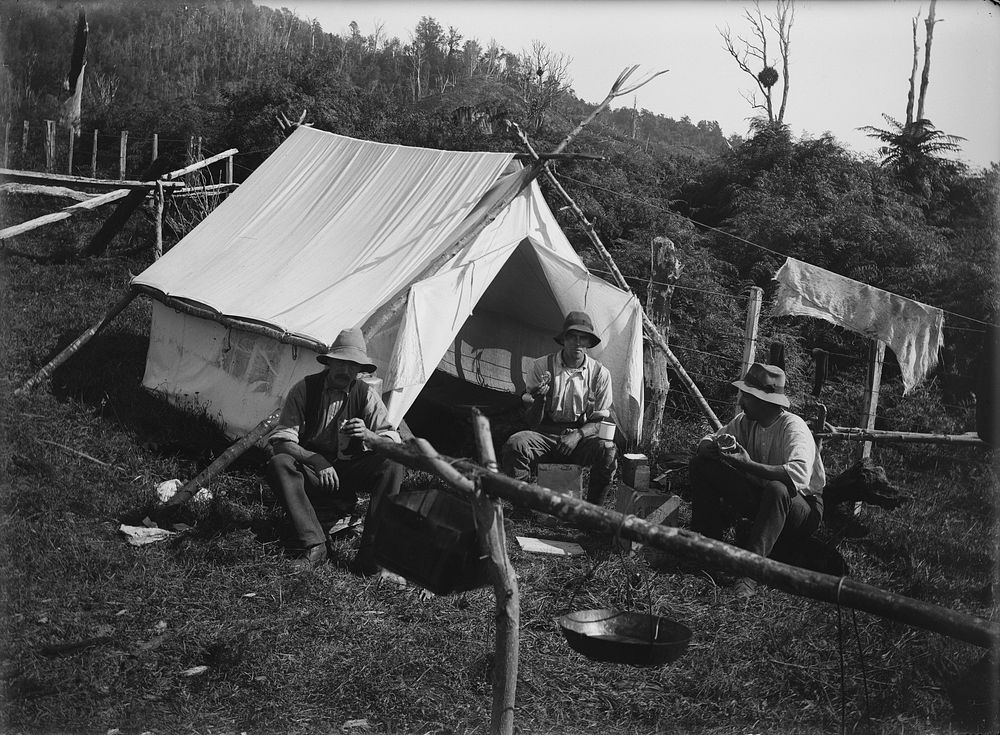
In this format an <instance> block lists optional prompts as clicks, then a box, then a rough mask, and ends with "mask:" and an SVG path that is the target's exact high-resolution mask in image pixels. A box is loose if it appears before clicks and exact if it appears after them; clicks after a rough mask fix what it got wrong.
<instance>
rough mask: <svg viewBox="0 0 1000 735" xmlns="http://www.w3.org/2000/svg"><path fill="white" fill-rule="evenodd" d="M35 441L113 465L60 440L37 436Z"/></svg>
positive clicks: (98, 462)
mask: <svg viewBox="0 0 1000 735" xmlns="http://www.w3.org/2000/svg"><path fill="white" fill-rule="evenodd" d="M35 441H36V442H42V443H43V444H51V445H52V446H54V447H59V448H60V449H64V450H66V451H67V452H70V453H72V454H75V455H77V456H78V457H83V458H84V459H89V460H90V461H91V462H96V463H97V464H99V465H101V466H102V467H111V465H110V464H109V463H108V462H104V461H103V460H100V459H98V458H97V457H91V456H90V455H89V454H87V453H86V452H81V451H80V450H79V449H73V447H67V446H66V445H65V444H60V443H59V442H54V441H51V440H49V439H39V438H38V437H35Z"/></svg>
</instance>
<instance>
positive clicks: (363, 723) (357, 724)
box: [340, 719, 371, 731]
mask: <svg viewBox="0 0 1000 735" xmlns="http://www.w3.org/2000/svg"><path fill="white" fill-rule="evenodd" d="M340 729H341V730H344V731H346V730H371V725H369V724H368V720H367V719H362V720H348V721H347V722H345V723H344V724H343V725H341V726H340Z"/></svg>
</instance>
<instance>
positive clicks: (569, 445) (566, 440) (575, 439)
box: [555, 429, 583, 457]
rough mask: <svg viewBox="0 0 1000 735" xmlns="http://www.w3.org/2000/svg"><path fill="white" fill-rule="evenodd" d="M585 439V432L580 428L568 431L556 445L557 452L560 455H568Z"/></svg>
mask: <svg viewBox="0 0 1000 735" xmlns="http://www.w3.org/2000/svg"><path fill="white" fill-rule="evenodd" d="M582 439H583V432H582V431H580V430H579V429H573V431H567V432H566V433H565V434H563V435H562V436H561V437H559V443H558V444H556V446H555V453H556V454H557V455H559V456H560V457H568V456H570V455H571V454H572V453H573V450H574V449H576V446H577V444H579V443H580V441H581V440H582Z"/></svg>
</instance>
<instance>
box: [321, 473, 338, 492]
mask: <svg viewBox="0 0 1000 735" xmlns="http://www.w3.org/2000/svg"><path fill="white" fill-rule="evenodd" d="M317 476H318V477H319V486H320V487H321V488H323V489H324V490H329V491H331V492H336V490H337V487H338V486H339V485H340V478H339V477H337V471H336V470H335V469H333V467H325V468H323V469H321V470H320V471H319V472H318V473H317Z"/></svg>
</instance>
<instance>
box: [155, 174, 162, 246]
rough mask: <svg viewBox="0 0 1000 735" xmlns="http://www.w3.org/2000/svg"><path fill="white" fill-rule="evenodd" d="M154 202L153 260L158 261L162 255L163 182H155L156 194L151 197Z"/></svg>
mask: <svg viewBox="0 0 1000 735" xmlns="http://www.w3.org/2000/svg"><path fill="white" fill-rule="evenodd" d="M153 197H154V199H155V200H156V245H155V248H154V250H153V259H154V260H159V259H160V256H161V255H163V182H162V181H157V182H156V193H155V194H154V195H153Z"/></svg>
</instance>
